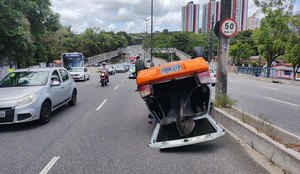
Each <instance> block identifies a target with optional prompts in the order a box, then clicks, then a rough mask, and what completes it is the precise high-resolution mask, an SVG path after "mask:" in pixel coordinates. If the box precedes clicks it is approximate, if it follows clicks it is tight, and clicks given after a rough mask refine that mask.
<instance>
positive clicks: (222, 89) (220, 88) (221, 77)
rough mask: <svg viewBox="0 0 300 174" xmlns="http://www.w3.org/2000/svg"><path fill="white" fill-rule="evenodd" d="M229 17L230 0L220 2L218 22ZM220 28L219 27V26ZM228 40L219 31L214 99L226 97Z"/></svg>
mask: <svg viewBox="0 0 300 174" xmlns="http://www.w3.org/2000/svg"><path fill="white" fill-rule="evenodd" d="M230 17H231V0H222V1H221V15H220V22H222V21H223V20H224V19H225V18H230ZM220 27H221V26H220ZM228 40H229V39H228V38H226V37H224V36H223V35H222V34H221V31H220V30H219V48H218V60H217V83H216V97H217V96H220V95H227V66H228V61H227V57H228V56H226V55H227V54H228Z"/></svg>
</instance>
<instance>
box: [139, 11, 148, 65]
mask: <svg viewBox="0 0 300 174" xmlns="http://www.w3.org/2000/svg"><path fill="white" fill-rule="evenodd" d="M140 18H141V19H143V20H144V21H145V23H146V33H145V37H144V59H145V57H146V55H147V47H146V45H147V44H146V38H147V32H148V21H149V20H150V18H148V19H147V18H142V17H140Z"/></svg>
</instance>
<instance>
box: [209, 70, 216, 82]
mask: <svg viewBox="0 0 300 174" xmlns="http://www.w3.org/2000/svg"><path fill="white" fill-rule="evenodd" d="M209 73H210V79H211V84H212V85H213V86H215V85H216V82H217V73H216V72H215V70H213V69H212V68H209Z"/></svg>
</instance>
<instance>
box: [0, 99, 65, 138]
mask: <svg viewBox="0 0 300 174" xmlns="http://www.w3.org/2000/svg"><path fill="white" fill-rule="evenodd" d="M68 107H69V106H68V105H67V104H65V105H63V106H61V107H60V108H58V109H56V110H55V111H53V112H52V114H51V120H50V122H49V123H47V124H41V123H40V122H39V120H35V121H31V122H25V123H14V124H5V125H0V133H5V132H18V131H26V130H31V129H36V128H38V127H41V126H46V125H48V124H55V122H56V121H55V120H56V119H55V118H56V117H58V116H59V115H62V114H61V113H63V112H64V111H65V110H67V109H68Z"/></svg>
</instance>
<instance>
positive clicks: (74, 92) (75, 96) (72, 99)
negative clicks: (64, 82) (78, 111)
mask: <svg viewBox="0 0 300 174" xmlns="http://www.w3.org/2000/svg"><path fill="white" fill-rule="evenodd" d="M76 103H77V92H76V91H75V90H74V91H73V92H72V96H71V100H70V101H69V102H68V104H69V106H75V105H76Z"/></svg>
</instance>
